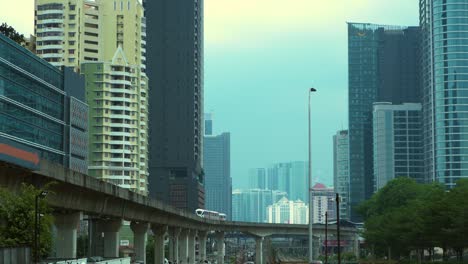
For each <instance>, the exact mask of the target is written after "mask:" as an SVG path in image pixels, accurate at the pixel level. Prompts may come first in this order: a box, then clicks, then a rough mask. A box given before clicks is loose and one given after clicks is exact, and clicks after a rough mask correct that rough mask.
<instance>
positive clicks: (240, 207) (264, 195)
mask: <svg viewBox="0 0 468 264" xmlns="http://www.w3.org/2000/svg"><path fill="white" fill-rule="evenodd" d="M283 197H287V194H286V192H281V191H272V190H261V189H248V190H234V191H232V220H233V221H242V222H256V223H265V222H267V220H268V215H267V207H268V206H269V205H272V204H273V203H276V202H277V201H279V200H280V199H281V198H283Z"/></svg>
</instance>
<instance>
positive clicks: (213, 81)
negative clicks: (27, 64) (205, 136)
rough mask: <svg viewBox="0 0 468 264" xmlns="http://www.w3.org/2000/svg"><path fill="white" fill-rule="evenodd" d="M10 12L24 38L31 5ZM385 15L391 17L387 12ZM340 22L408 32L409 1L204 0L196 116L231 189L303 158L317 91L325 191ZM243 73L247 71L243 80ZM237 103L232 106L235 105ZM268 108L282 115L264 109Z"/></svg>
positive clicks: (338, 125) (342, 118)
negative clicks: (218, 149)
mask: <svg viewBox="0 0 468 264" xmlns="http://www.w3.org/2000/svg"><path fill="white" fill-rule="evenodd" d="M15 6H17V7H18V9H21V10H22V11H24V12H20V13H13V12H9V11H8V9H3V10H0V17H2V19H3V20H4V21H2V22H7V23H8V24H10V25H12V26H13V27H15V28H16V29H17V30H18V31H20V32H21V33H23V34H25V36H26V35H28V34H29V33H32V32H33V27H34V23H33V19H34V18H33V16H34V11H33V10H34V1H32V0H18V1H15ZM394 9H398V12H387V10H394ZM239 14H242V15H241V17H242V19H239ZM331 14H332V15H331ZM331 17H333V19H332V18H331ZM346 21H363V22H372V23H378V24H398V25H418V1H408V0H398V1H392V2H391V3H388V2H380V1H369V0H352V1H343V0H331V1H326V3H316V2H311V1H306V0H298V1H297V3H296V4H295V5H286V4H285V3H284V2H281V1H273V2H271V1H266V0H258V1H255V3H251V1H246V0H239V1H235V2H234V1H232V2H231V1H213V0H205V110H206V111H207V112H208V111H211V112H214V115H215V117H216V120H217V124H216V127H215V131H216V132H222V131H230V132H231V140H232V141H231V144H232V178H233V187H234V188H244V187H247V186H248V170H249V168H254V167H257V166H259V165H260V166H262V165H268V164H272V163H276V162H281V161H288V160H306V159H307V156H306V155H307V131H306V126H307V124H306V121H307V117H306V99H307V98H306V92H307V88H308V87H310V86H316V88H317V89H318V93H317V94H316V95H314V97H313V98H312V100H316V99H317V98H319V96H320V98H321V99H320V100H317V101H313V107H317V109H318V108H320V109H322V110H320V112H322V113H327V115H326V117H325V115H313V119H312V125H313V126H314V124H320V128H321V129H318V126H317V125H316V126H315V128H314V127H313V128H312V132H313V133H315V134H314V137H313V141H312V144H313V150H312V158H313V164H312V166H313V170H312V173H313V177H314V178H318V179H317V181H320V182H323V183H326V184H327V185H331V184H332V182H333V146H332V144H331V142H330V140H328V138H329V137H330V135H333V134H334V133H335V132H336V130H338V129H346V128H347V110H346V109H347V107H346V104H347V77H346V76H347V71H346V67H347V59H346V57H347V46H346V23H345V22H346ZM252 25H255V26H252ZM279 32H281V33H279ZM317 39H325V40H328V41H325V42H324V41H319V42H318V41H316V40H317ZM243 40H248V41H243ZM311 45H312V46H311ZM278 50H280V51H281V52H279V53H278ZM286 55H287V57H286ZM273 58H274V60H272V59H273ZM273 62H279V63H281V65H279V66H278V67H276V66H274V63H273ZM324 62H325V64H324ZM246 64H247V65H246ZM282 65H287V66H288V67H284V66H282ZM332 65H333V66H332ZM285 68H288V70H287V71H284V69H285ZM246 70H248V72H249V73H248V74H247V72H246ZM250 72H255V73H256V75H255V76H254V77H255V78H254V79H253V81H252V74H250ZM243 75H245V76H243ZM272 76H275V77H274V78H272ZM336 76H342V77H339V78H336ZM247 91H248V92H249V93H250V96H249V97H247V98H246V97H245V96H244V94H243V93H244V92H247ZM260 98H262V100H259V99H260ZM263 98H265V99H266V100H263ZM284 98H288V100H287V101H285V100H284ZM241 101H242V104H243V107H242V108H241V109H239V108H238V107H236V106H235V105H236V103H240V102H241ZM319 101H320V102H319ZM327 101H328V102H329V103H325V102H327ZM278 102H280V103H281V105H282V106H283V109H282V112H278V111H276V110H274V109H276V106H275V105H276V104H278ZM330 102H331V103H330ZM252 113H255V114H252ZM259 120H263V121H262V122H259ZM278 124H281V126H278ZM262 131H268V132H262ZM261 133H263V135H261ZM284 137H287V138H288V139H289V140H288V141H290V142H286V140H283V138H284ZM253 146H255V148H253ZM276 148H280V149H282V151H281V152H279V151H276V150H275V149H276ZM262 149H263V150H262ZM319 149H320V151H319Z"/></svg>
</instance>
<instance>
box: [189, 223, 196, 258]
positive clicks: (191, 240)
mask: <svg viewBox="0 0 468 264" xmlns="http://www.w3.org/2000/svg"><path fill="white" fill-rule="evenodd" d="M196 237H197V230H190V233H189V236H188V263H195V240H196Z"/></svg>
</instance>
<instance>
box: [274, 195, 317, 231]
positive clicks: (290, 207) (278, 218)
mask: <svg viewBox="0 0 468 264" xmlns="http://www.w3.org/2000/svg"><path fill="white" fill-rule="evenodd" d="M308 222H309V206H307V204H305V203H304V202H303V201H301V200H297V201H290V200H288V198H286V197H283V198H281V200H279V201H278V202H276V203H274V204H272V205H270V206H268V223H277V224H307V223H308Z"/></svg>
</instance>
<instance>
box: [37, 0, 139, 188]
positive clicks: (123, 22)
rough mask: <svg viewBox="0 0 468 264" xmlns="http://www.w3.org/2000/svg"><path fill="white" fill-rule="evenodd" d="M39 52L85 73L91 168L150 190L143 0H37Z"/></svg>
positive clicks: (115, 180)
mask: <svg viewBox="0 0 468 264" xmlns="http://www.w3.org/2000/svg"><path fill="white" fill-rule="evenodd" d="M35 3H36V9H35V10H36V11H35V12H36V17H35V34H36V52H37V54H38V55H39V56H40V57H42V58H44V59H45V60H47V61H49V62H50V63H52V64H53V65H55V66H71V67H74V68H75V70H76V71H80V72H81V73H82V74H84V75H85V79H86V101H87V103H88V104H89V106H90V108H89V109H90V111H89V144H90V148H89V167H88V173H89V175H91V176H94V177H97V178H100V179H103V180H106V181H108V182H111V183H114V184H116V185H119V186H120V187H124V188H129V189H131V190H133V191H135V192H139V193H141V194H144V195H146V194H147V193H148V133H147V131H148V125H147V124H148V116H147V113H148V86H147V83H148V78H147V77H146V73H145V69H146V66H145V53H146V40H145V38H146V24H145V23H146V21H145V17H144V14H143V6H142V5H141V3H140V2H139V1H138V0H128V1H112V0H109V1H105V0H96V1H86V0H71V1H69V0H36V1H35Z"/></svg>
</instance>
